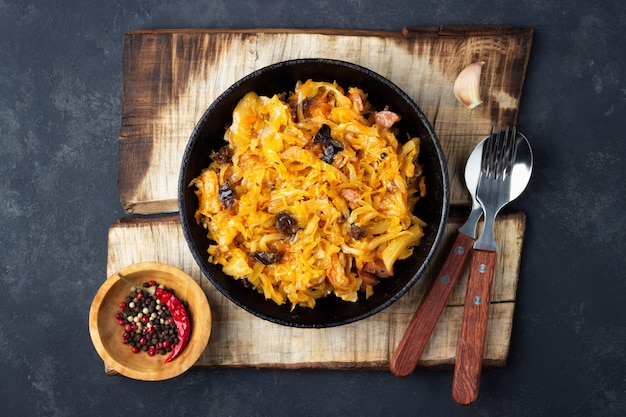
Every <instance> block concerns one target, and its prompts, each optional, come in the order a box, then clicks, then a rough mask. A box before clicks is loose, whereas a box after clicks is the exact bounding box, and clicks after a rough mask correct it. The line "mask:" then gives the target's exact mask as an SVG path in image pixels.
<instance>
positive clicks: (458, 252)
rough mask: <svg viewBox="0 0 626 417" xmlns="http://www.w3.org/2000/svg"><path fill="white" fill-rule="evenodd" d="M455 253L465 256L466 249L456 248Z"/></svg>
mask: <svg viewBox="0 0 626 417" xmlns="http://www.w3.org/2000/svg"><path fill="white" fill-rule="evenodd" d="M454 251H455V252H456V254H457V255H463V252H465V249H464V248H463V246H457V247H456V248H454Z"/></svg>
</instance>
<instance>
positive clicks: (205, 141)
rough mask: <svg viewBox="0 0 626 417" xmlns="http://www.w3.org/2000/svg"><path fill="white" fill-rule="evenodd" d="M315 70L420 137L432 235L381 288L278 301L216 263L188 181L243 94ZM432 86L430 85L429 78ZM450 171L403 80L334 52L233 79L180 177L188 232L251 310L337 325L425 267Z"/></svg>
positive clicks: (210, 269)
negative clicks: (350, 297) (351, 297)
mask: <svg viewBox="0 0 626 417" xmlns="http://www.w3.org/2000/svg"><path fill="white" fill-rule="evenodd" d="M309 78H312V79H314V80H316V81H329V82H332V81H337V83H338V84H339V85H340V86H342V87H343V88H344V89H345V90H347V89H348V87H351V86H354V87H359V88H361V89H362V90H363V91H364V92H365V93H366V94H367V95H368V99H369V101H370V102H371V103H372V104H373V105H374V106H375V108H376V109H379V110H380V109H383V108H384V107H385V106H387V107H388V108H389V110H391V111H394V112H396V113H398V114H400V115H402V119H401V121H400V122H398V123H397V124H396V125H395V126H396V127H398V128H399V129H400V131H401V134H400V135H399V137H398V138H399V139H400V140H402V138H403V137H406V133H409V134H410V135H411V136H419V137H420V138H421V147H420V156H419V163H421V164H422V165H423V166H424V170H425V173H426V187H427V197H426V198H423V199H421V200H420V201H419V202H418V204H417V205H416V207H415V210H414V211H415V213H416V214H417V215H418V216H419V217H420V218H421V219H423V220H424V221H426V222H427V223H428V226H426V228H425V230H424V232H425V236H424V237H423V238H422V240H421V243H420V244H419V246H418V247H416V248H415V250H414V254H413V255H412V256H411V257H410V258H409V259H406V260H403V261H398V262H396V264H395V267H394V270H395V276H394V277H392V278H388V279H383V280H381V283H380V284H378V285H376V286H375V287H374V295H372V296H371V297H370V298H369V299H367V300H365V299H364V297H363V298H361V299H359V301H357V302H354V303H351V302H345V301H342V300H341V299H339V298H337V297H335V296H330V297H328V298H326V299H322V300H319V301H318V302H317V305H316V306H315V308H314V309H309V308H304V307H296V308H295V309H294V310H293V311H291V305H289V304H285V305H282V306H278V305H276V304H275V303H274V302H273V301H271V300H266V299H265V298H264V297H263V295H262V294H260V293H258V292H257V291H256V290H254V289H250V288H245V287H244V286H243V284H242V283H241V282H239V281H237V280H235V279H233V278H232V277H230V276H227V275H226V274H224V273H223V272H222V268H221V266H219V265H214V264H212V263H209V262H208V260H207V258H208V254H207V249H208V246H209V239H208V238H207V233H206V230H205V229H204V228H203V227H202V226H200V225H198V224H197V223H196V220H195V218H194V213H195V210H196V207H197V202H198V200H197V197H196V195H195V194H194V188H195V187H189V183H190V182H191V181H192V179H193V178H195V177H196V176H198V175H199V174H200V172H201V171H202V169H204V168H205V167H207V166H208V165H209V163H210V162H211V160H210V155H211V151H212V150H217V149H219V148H220V147H222V146H223V145H224V144H225V143H226V142H225V141H224V139H223V135H224V130H225V127H226V126H227V125H229V124H230V123H231V121H232V112H233V110H234V108H235V106H236V104H237V102H238V101H239V100H240V99H241V98H242V97H243V96H244V95H245V94H246V93H248V92H250V91H254V92H256V93H257V94H259V95H268V96H272V95H274V94H275V93H282V92H289V91H293V89H294V86H295V85H296V82H297V81H299V80H301V81H303V82H304V81H306V80H307V79H309ZM424 88H428V86H424ZM449 194H450V190H449V184H448V171H447V166H446V161H445V158H444V154H443V152H442V149H441V146H440V144H439V140H438V139H437V136H436V135H435V132H434V131H433V128H432V127H431V125H430V123H429V122H428V120H427V119H426V117H425V116H424V114H423V113H422V111H421V110H420V109H419V107H418V106H417V105H416V104H415V103H414V102H413V101H412V100H411V98H409V97H408V96H407V95H406V94H405V93H404V92H403V91H402V90H400V88H398V87H397V86H396V85H394V84H393V83H391V82H390V81H389V80H387V79H385V78H384V77H382V76H380V75H378V74H376V73H374V72H372V71H370V70H368V69H366V68H363V67H361V66H358V65H355V64H352V63H348V62H343V61H337V60H329V59H298V60H292V61H284V62H279V63H276V64H273V65H270V66H268V67H265V68H262V69H260V70H257V71H255V72H253V73H251V74H250V75H248V76H246V77H244V78H242V79H241V80H239V81H237V82H236V83H235V84H233V85H232V86H231V87H230V88H228V90H226V91H225V92H224V93H223V94H222V95H220V96H219V97H218V98H217V99H216V100H215V102H214V103H213V104H211V106H210V107H209V108H208V109H207V111H206V112H205V113H204V115H203V116H202V118H201V119H200V121H199V122H198V124H197V126H196V127H195V129H194V131H193V132H192V135H191V138H190V140H189V143H188V144H187V147H186V149H185V152H184V155H183V159H182V166H181V171H180V178H179V193H178V201H179V212H180V219H181V223H182V228H183V232H184V235H185V239H186V240H187V243H188V245H189V248H190V250H191V253H192V254H193V257H194V258H195V260H196V262H197V263H198V265H199V266H200V269H201V271H202V273H203V274H204V275H205V276H206V277H207V278H208V279H209V280H210V281H211V282H212V283H213V284H214V285H215V286H216V287H217V289H218V290H219V291H220V292H221V293H222V294H224V295H225V296H226V297H227V298H228V299H230V300H231V301H232V302H233V303H235V304H236V305H238V306H239V307H241V308H243V309H245V310H247V311H248V312H250V313H252V314H254V315H256V316H258V317H261V318H263V319H265V320H269V321H271V322H273V323H278V324H281V325H286V326H293V327H331V326H338V325H343V324H347V323H351V322H354V321H357V320H361V319H364V318H366V317H369V316H371V315H373V314H375V313H378V312H379V311H381V310H383V309H385V308H386V307H388V306H389V305H391V304H392V303H393V302H395V301H396V300H398V299H399V298H400V297H401V296H402V295H403V294H404V293H405V292H406V291H407V290H409V288H411V286H413V284H415V282H416V281H417V280H418V279H419V278H420V277H421V276H422V275H423V274H424V272H425V270H426V269H427V267H428V265H429V263H430V262H431V260H432V258H433V254H434V252H435V250H436V249H437V246H438V245H439V243H440V240H441V237H442V234H443V230H444V226H445V222H446V219H447V215H448V206H449V199H450V195H449Z"/></svg>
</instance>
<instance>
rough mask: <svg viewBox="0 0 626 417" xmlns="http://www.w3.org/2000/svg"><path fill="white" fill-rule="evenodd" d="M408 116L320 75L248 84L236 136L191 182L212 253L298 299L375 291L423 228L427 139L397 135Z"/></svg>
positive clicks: (307, 301)
mask: <svg viewBox="0 0 626 417" xmlns="http://www.w3.org/2000/svg"><path fill="white" fill-rule="evenodd" d="M400 117H401V115H398V114H395V113H393V112H391V111H389V110H387V109H380V110H376V109H374V108H373V107H372V106H371V104H370V103H369V102H368V100H367V95H366V92H364V91H362V90H361V89H358V88H355V87H350V88H348V90H347V91H346V90H344V89H343V88H342V87H340V86H339V85H337V84H336V83H329V82H318V81H313V80H311V79H309V80H307V81H305V82H298V83H297V84H296V85H295V88H294V91H293V92H291V93H284V94H277V95H274V96H272V97H268V96H259V95H257V94H256V93H254V92H249V93H248V94H246V95H245V96H244V97H243V98H242V99H241V100H240V101H239V103H238V104H237V106H236V108H235V109H234V112H233V120H232V124H231V125H230V126H229V127H228V128H227V130H226V133H225V136H224V139H225V141H226V143H227V144H226V145H225V146H224V147H222V148H221V149H220V150H219V151H217V152H214V153H213V154H212V162H211V164H210V165H209V166H208V167H206V169H204V170H203V171H202V173H201V174H200V175H199V176H198V177H196V178H195V179H194V180H193V181H192V182H191V184H190V186H194V187H195V193H196V195H197V196H198V208H197V210H196V213H195V217H196V221H197V222H198V223H200V224H202V225H203V226H204V227H205V228H206V229H207V234H208V238H209V239H210V240H211V244H210V245H209V249H208V255H209V261H210V262H213V263H216V264H219V265H222V268H223V271H224V273H226V274H228V275H230V276H232V277H234V278H235V279H239V280H242V281H243V282H244V284H245V285H249V286H252V287H254V288H255V289H257V290H258V291H259V292H261V293H263V295H264V296H265V298H267V299H271V300H273V301H274V302H275V303H277V304H279V305H281V304H284V303H286V302H289V303H291V305H292V308H294V307H295V306H306V307H311V308H313V307H314V306H315V303H316V300H318V299H320V298H322V297H327V296H329V295H330V294H334V295H335V296H337V297H339V298H341V299H342V300H345V301H356V300H357V299H358V294H359V292H362V293H364V295H365V297H369V296H370V295H371V294H372V293H373V291H374V286H375V285H376V284H377V283H378V282H379V280H380V279H387V278H389V277H392V276H393V266H394V263H395V262H396V260H398V259H404V258H407V257H409V256H410V255H411V253H412V248H413V247H414V246H415V245H417V244H419V241H420V238H421V237H422V236H423V227H424V226H425V223H424V222H423V221H422V220H420V219H419V218H418V217H416V216H415V215H414V214H413V206H414V204H415V203H416V202H417V200H418V199H420V198H422V197H424V196H425V194H426V189H425V188H426V187H425V181H424V178H425V177H424V175H423V172H422V167H421V166H420V165H419V164H418V162H417V159H418V156H419V150H420V139H419V138H417V137H407V138H405V140H404V141H403V143H400V141H399V140H398V138H397V137H396V135H397V134H398V132H396V131H395V129H394V127H393V125H394V123H396V122H397V121H398V120H399V119H400ZM391 279H392V278H391Z"/></svg>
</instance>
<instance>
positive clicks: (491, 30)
mask: <svg viewBox="0 0 626 417" xmlns="http://www.w3.org/2000/svg"><path fill="white" fill-rule="evenodd" d="M185 33H208V34H211V33H250V34H254V33H269V34H272V33H276V34H284V33H287V34H316V35H333V36H382V37H407V36H417V35H419V36H425V35H429V36H448V37H454V36H460V37H465V36H492V35H527V36H528V35H530V36H531V37H532V35H533V33H534V30H533V29H528V28H519V27H515V26H509V25H480V26H469V25H467V26H466V25H440V26H424V27H421V26H406V27H403V28H402V29H401V30H400V31H397V32H396V31H381V30H364V29H335V28H325V27H318V28H281V27H274V28H163V29H136V30H132V31H129V32H127V33H126V34H125V36H135V35H146V34H150V35H158V34H185Z"/></svg>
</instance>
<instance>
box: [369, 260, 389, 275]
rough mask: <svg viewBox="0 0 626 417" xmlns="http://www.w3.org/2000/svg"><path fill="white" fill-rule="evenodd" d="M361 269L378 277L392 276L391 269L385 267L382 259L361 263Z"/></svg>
mask: <svg viewBox="0 0 626 417" xmlns="http://www.w3.org/2000/svg"><path fill="white" fill-rule="evenodd" d="M363 270H364V271H365V272H369V273H370V274H373V275H376V276H377V277H380V278H388V277H391V276H393V271H390V270H388V269H387V267H386V266H385V264H384V262H383V261H382V259H377V260H375V261H374V262H367V263H365V265H363Z"/></svg>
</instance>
